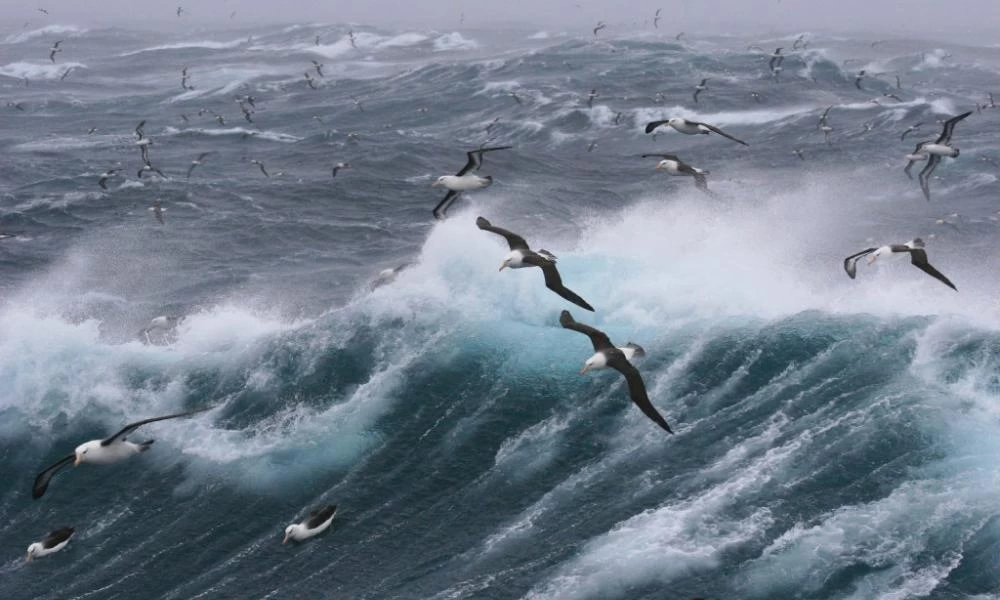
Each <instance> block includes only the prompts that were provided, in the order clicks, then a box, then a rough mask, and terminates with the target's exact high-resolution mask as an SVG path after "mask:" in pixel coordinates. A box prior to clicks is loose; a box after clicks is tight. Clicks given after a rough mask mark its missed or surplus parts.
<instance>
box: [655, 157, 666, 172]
mask: <svg viewBox="0 0 1000 600" xmlns="http://www.w3.org/2000/svg"><path fill="white" fill-rule="evenodd" d="M668 166H669V163H668V161H667V160H666V159H664V160H661V161H660V162H658V163H656V170H657V171H662V170H663V169H666V168H668Z"/></svg>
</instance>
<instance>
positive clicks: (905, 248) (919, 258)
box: [844, 238, 958, 292]
mask: <svg viewBox="0 0 1000 600" xmlns="http://www.w3.org/2000/svg"><path fill="white" fill-rule="evenodd" d="M903 253H909V255H910V264H912V265H913V266H914V267H916V268H918V269H920V270H921V271H923V272H924V273H927V274H928V275H930V276H931V277H933V278H934V279H937V280H938V281H940V282H941V283H943V284H945V285H946V286H948V287H950V288H951V289H953V290H955V291H956V292H957V291H958V288H957V287H955V284H953V283H952V282H951V281H950V280H949V279H948V278H947V277H945V276H944V275H943V274H942V273H941V272H940V271H938V270H937V269H935V268H934V267H932V266H931V264H930V263H929V262H927V252H926V251H925V250H924V241H923V240H921V239H920V238H914V239H912V240H910V241H909V242H906V243H905V244H889V245H886V246H879V247H878V248H866V249H864V250H862V251H861V252H858V253H857V254H852V255H850V256H848V257H847V258H845V259H844V270H845V271H847V276H848V277H850V278H851V279H854V277H855V275H856V274H857V263H858V261H859V260H861V258H863V257H865V256H868V264H872V263H874V262H875V261H876V260H877V259H878V257H880V256H886V255H893V254H896V255H900V254H903Z"/></svg>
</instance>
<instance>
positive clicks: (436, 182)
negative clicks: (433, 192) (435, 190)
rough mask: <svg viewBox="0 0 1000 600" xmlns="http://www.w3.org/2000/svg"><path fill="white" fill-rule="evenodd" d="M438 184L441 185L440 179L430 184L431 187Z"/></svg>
mask: <svg viewBox="0 0 1000 600" xmlns="http://www.w3.org/2000/svg"><path fill="white" fill-rule="evenodd" d="M440 185H441V182H440V181H435V182H434V183H432V184H431V187H439V186H440Z"/></svg>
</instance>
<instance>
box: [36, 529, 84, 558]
mask: <svg viewBox="0 0 1000 600" xmlns="http://www.w3.org/2000/svg"><path fill="white" fill-rule="evenodd" d="M71 537H73V528H72V527H60V528H59V529H56V530H55V531H53V532H52V533H50V534H48V535H47V536H45V537H44V538H42V540H41V541H39V542H35V543H34V544H32V545H30V546H28V558H27V559H26V560H28V561H31V560H34V559H36V558H41V557H43V556H48V555H49V554H55V553H56V552H59V551H60V550H62V549H63V548H65V547H66V544H68V543H69V538H71Z"/></svg>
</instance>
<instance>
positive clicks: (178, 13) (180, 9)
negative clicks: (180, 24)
mask: <svg viewBox="0 0 1000 600" xmlns="http://www.w3.org/2000/svg"><path fill="white" fill-rule="evenodd" d="M182 12H184V9H183V8H181V7H180V6H178V7H177V16H178V17H179V16H181V13H182Z"/></svg>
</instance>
